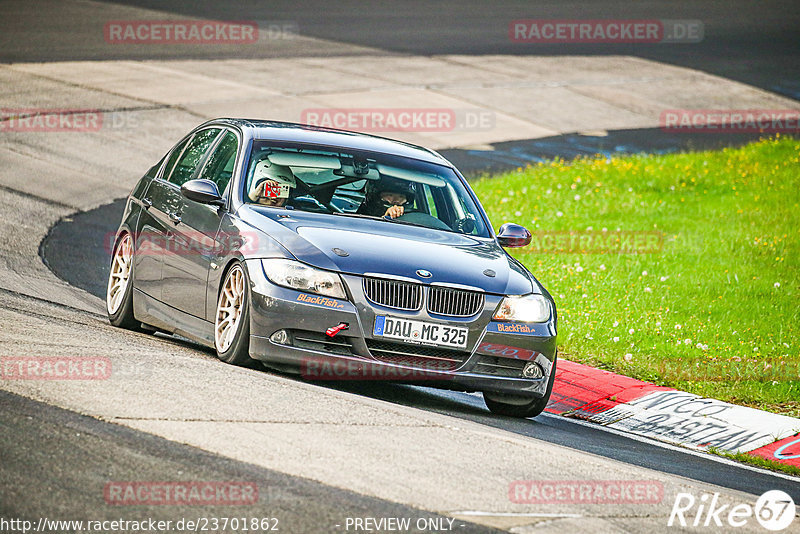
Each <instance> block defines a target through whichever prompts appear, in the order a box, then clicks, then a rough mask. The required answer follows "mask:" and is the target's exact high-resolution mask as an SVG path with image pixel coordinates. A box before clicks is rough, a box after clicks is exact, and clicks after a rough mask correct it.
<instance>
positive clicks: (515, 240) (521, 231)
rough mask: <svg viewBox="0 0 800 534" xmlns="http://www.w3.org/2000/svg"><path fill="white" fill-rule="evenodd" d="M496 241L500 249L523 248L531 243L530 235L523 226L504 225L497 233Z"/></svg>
mask: <svg viewBox="0 0 800 534" xmlns="http://www.w3.org/2000/svg"><path fill="white" fill-rule="evenodd" d="M497 241H498V242H499V243H500V246H501V247H508V248H513V247H524V246H526V245H529V244H530V242H531V233H530V232H529V231H528V229H527V228H525V227H524V226H520V225H518V224H514V223H505V224H504V225H503V226H501V227H500V231H499V232H498V233H497Z"/></svg>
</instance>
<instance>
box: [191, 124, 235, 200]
mask: <svg viewBox="0 0 800 534" xmlns="http://www.w3.org/2000/svg"><path fill="white" fill-rule="evenodd" d="M237 148H239V142H238V140H237V139H236V135H235V134H234V133H233V132H228V133H226V134H225V136H224V137H223V138H222V141H220V142H219V144H218V145H217V148H216V149H215V150H214V153H213V154H211V156H209V158H208V160H207V161H206V165H205V167H203V171H202V172H201V173H200V176H198V178H206V179H208V180H211V181H212V182H214V183H215V184H217V189H219V192H220V194H225V188H226V187H228V182H230V181H231V176H232V175H233V166H234V165H235V164H236V149H237Z"/></svg>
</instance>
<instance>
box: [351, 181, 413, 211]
mask: <svg viewBox="0 0 800 534" xmlns="http://www.w3.org/2000/svg"><path fill="white" fill-rule="evenodd" d="M414 196H415V191H414V185H413V184H411V183H409V182H407V181H405V180H398V179H396V178H389V177H384V178H381V179H379V180H375V181H374V182H372V181H370V182H367V188H366V192H365V195H364V203H363V204H361V207H359V208H358V211H357V212H356V213H358V214H360V215H371V216H373V217H389V218H392V219H396V218H398V217H400V216H401V215H403V213H405V211H406V209H410V208H411V207H412V206H413V205H414Z"/></svg>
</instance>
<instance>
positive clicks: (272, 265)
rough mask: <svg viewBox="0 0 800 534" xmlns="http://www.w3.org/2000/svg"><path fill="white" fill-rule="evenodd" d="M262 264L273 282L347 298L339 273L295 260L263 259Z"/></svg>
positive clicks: (329, 295)
mask: <svg viewBox="0 0 800 534" xmlns="http://www.w3.org/2000/svg"><path fill="white" fill-rule="evenodd" d="M261 265H262V266H263V267H264V273H265V274H266V275H267V278H269V279H270V281H271V282H272V283H273V284H277V285H279V286H283V287H288V288H290V289H296V290H297V291H307V292H309V293H316V294H317V295H325V296H326V297H333V298H337V299H344V298H347V294H346V293H345V292H344V286H343V285H342V280H341V278H339V275H338V274H335V273H329V272H328V271H322V270H320V269H315V268H314V267H309V266H308V265H303V264H302V263H300V262H297V261H293V260H281V259H274V260H261Z"/></svg>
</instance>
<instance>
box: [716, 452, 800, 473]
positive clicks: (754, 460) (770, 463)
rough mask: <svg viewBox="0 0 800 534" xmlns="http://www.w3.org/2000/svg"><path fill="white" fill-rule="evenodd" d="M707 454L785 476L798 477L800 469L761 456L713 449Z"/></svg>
mask: <svg viewBox="0 0 800 534" xmlns="http://www.w3.org/2000/svg"><path fill="white" fill-rule="evenodd" d="M708 452H710V453H711V454H716V455H717V456H722V457H723V458H728V459H729V460H734V461H736V462H742V463H743V464H748V465H753V466H755V467H760V468H762V469H769V470H770V471H778V472H780V473H786V474H787V475H794V476H796V477H800V467H796V466H794V465H789V464H782V463H780V462H776V461H774V460H769V459H767V458H762V457H761V456H755V455H753V454H747V453H746V452H728V451H723V450H721V449H717V448H714V447H711V448H709V449H708Z"/></svg>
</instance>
